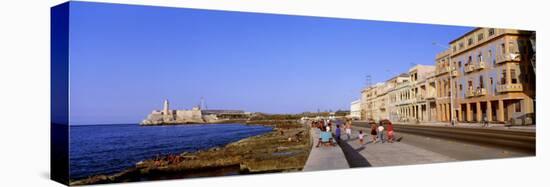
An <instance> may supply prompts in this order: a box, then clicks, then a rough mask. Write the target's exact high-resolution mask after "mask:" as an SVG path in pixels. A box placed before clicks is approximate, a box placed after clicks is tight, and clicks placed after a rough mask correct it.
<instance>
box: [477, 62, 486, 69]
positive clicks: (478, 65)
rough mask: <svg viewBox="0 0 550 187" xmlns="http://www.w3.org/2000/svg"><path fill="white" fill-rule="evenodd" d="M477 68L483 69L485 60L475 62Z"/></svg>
mask: <svg viewBox="0 0 550 187" xmlns="http://www.w3.org/2000/svg"><path fill="white" fill-rule="evenodd" d="M477 69H485V62H484V61H481V62H479V64H477Z"/></svg>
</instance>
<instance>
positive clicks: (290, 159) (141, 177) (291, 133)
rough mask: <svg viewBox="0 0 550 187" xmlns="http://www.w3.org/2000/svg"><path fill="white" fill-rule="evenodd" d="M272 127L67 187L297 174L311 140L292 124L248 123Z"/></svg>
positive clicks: (137, 164) (275, 122) (288, 122)
mask: <svg viewBox="0 0 550 187" xmlns="http://www.w3.org/2000/svg"><path fill="white" fill-rule="evenodd" d="M246 124H249V125H264V126H271V127H273V130H272V131H271V132H268V133H266V134H262V135H258V136H253V137H249V138H245V139H242V140H240V141H237V142H233V143H230V144H227V145H225V146H223V147H214V148H210V149H208V150H201V151H197V152H193V153H186V152H184V153H181V154H178V155H168V156H163V157H157V158H153V159H149V160H143V161H140V162H138V163H136V164H135V166H134V167H131V168H128V169H126V170H124V171H122V172H119V173H116V174H112V175H96V176H91V177H88V178H84V179H79V180H71V182H70V185H86V184H103V183H117V182H132V181H145V180H159V179H180V178H194V177H207V176H227V175H240V174H253V173H270V172H289V171H300V170H302V168H303V167H304V164H305V162H306V161H307V158H308V155H309V152H310V148H311V140H310V137H309V133H308V132H309V129H308V127H307V126H305V125H303V124H301V123H299V122H297V121H294V120H262V121H248V122H246Z"/></svg>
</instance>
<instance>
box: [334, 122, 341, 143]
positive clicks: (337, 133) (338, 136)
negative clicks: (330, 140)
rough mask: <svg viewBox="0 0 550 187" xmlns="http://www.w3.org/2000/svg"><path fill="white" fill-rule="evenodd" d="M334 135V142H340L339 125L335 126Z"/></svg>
mask: <svg viewBox="0 0 550 187" xmlns="http://www.w3.org/2000/svg"><path fill="white" fill-rule="evenodd" d="M334 134H335V136H336V142H340V125H336V130H335V132H334Z"/></svg>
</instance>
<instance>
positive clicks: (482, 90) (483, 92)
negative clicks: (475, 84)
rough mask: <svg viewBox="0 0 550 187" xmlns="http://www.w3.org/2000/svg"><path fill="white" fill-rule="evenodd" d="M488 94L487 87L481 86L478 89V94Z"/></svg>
mask: <svg viewBox="0 0 550 187" xmlns="http://www.w3.org/2000/svg"><path fill="white" fill-rule="evenodd" d="M485 95H487V89H485V88H479V89H477V92H476V96H485Z"/></svg>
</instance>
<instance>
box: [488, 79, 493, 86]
mask: <svg viewBox="0 0 550 187" xmlns="http://www.w3.org/2000/svg"><path fill="white" fill-rule="evenodd" d="M489 83H490V84H491V87H493V77H490V78H489Z"/></svg>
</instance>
